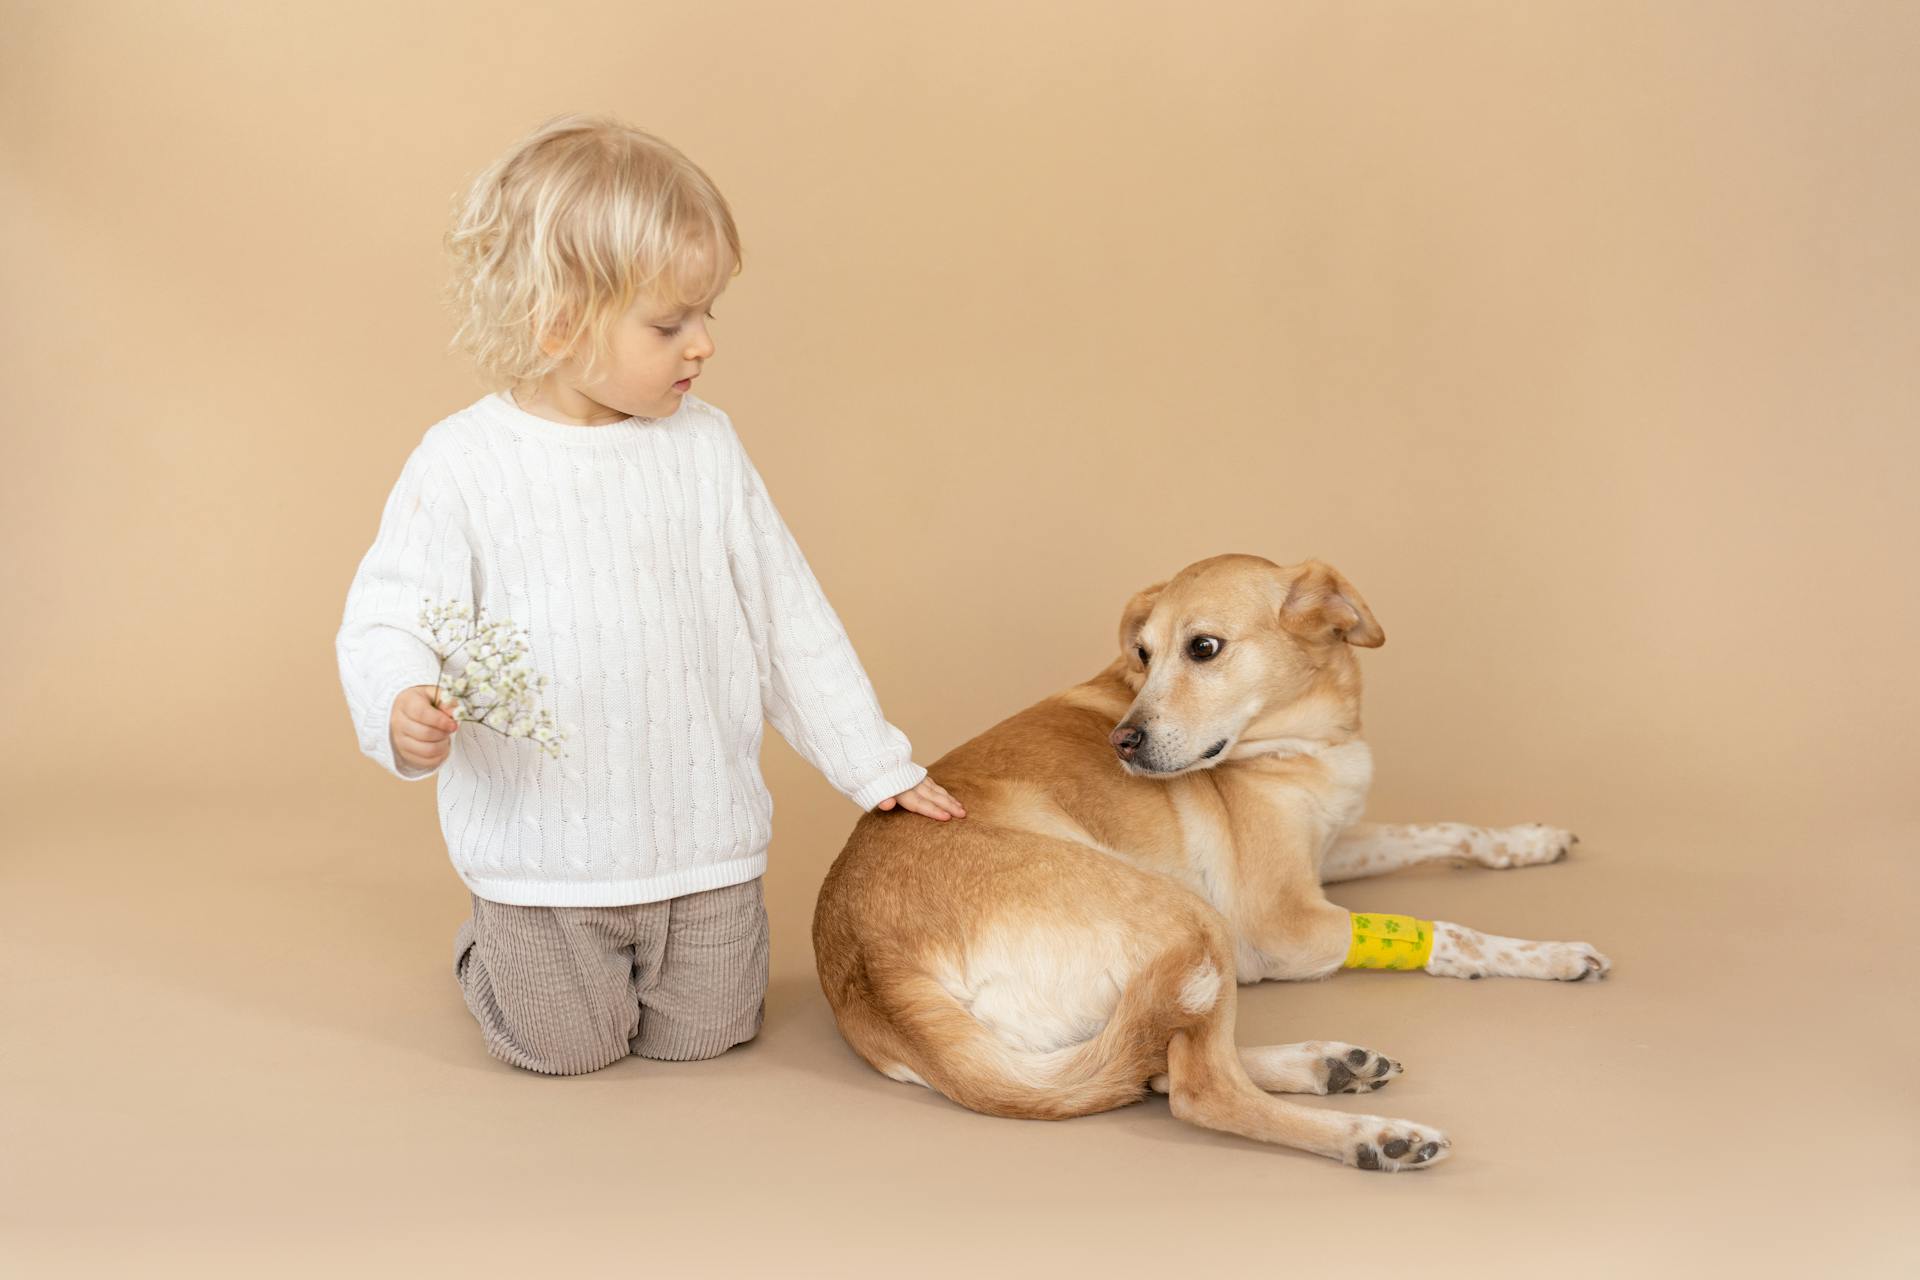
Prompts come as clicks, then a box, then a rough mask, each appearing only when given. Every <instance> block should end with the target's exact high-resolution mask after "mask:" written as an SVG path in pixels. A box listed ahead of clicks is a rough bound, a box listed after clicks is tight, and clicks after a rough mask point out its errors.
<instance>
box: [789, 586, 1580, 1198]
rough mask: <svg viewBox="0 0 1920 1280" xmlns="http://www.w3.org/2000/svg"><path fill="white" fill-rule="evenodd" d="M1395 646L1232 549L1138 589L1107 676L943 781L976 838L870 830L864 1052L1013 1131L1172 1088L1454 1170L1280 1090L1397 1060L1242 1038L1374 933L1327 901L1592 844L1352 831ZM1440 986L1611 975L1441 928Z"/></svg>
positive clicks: (1258, 1120) (1384, 1133) (1272, 1130)
mask: <svg viewBox="0 0 1920 1280" xmlns="http://www.w3.org/2000/svg"><path fill="white" fill-rule="evenodd" d="M1384 639H1385V636H1384V635H1383V633H1382V632H1381V629H1380V625H1379V623H1377V622H1375V621H1374V617H1373V614H1372V612H1371V611H1370V610H1369V609H1368V608H1367V605H1366V602H1365V601H1364V600H1362V599H1361V598H1360V594H1359V593H1358V592H1357V591H1355V590H1354V589H1353V587H1352V585H1351V584H1350V583H1348V582H1347V580H1346V579H1345V578H1343V577H1342V576H1341V575H1340V574H1339V573H1338V572H1337V571H1335V570H1334V569H1333V568H1331V567H1330V566H1328V565H1325V564H1321V563H1319V562H1317V561H1308V562H1306V563H1304V564H1299V565H1293V566H1288V567H1282V566H1279V565H1276V564H1274V563H1273V562H1272V561H1269V560H1263V559H1261V558H1260V557H1258V556H1244V555H1226V556H1216V557H1214V558H1212V559H1209V560H1202V561H1200V562H1199V563H1198V564H1194V565H1190V566H1188V567H1187V568H1186V569H1183V570H1181V572H1180V573H1179V574H1178V575H1176V576H1175V577H1173V578H1172V579H1170V580H1169V581H1167V582H1163V583H1159V584H1157V585H1155V586H1152V587H1148V588H1147V589H1146V590H1144V591H1142V592H1140V593H1139V594H1137V595H1136V596H1134V597H1133V599H1132V600H1131V601H1129V602H1128V604H1127V607H1126V610H1125V612H1124V613H1123V615H1122V617H1121V620H1120V650H1121V656H1120V657H1119V658H1118V659H1116V660H1115V661H1114V662H1113V664H1112V665H1110V666H1109V667H1107V669H1106V670H1104V671H1102V672H1101V673H1100V674H1099V675H1097V676H1095V677H1094V678H1093V679H1091V680H1089V681H1087V682H1086V683H1085V684H1080V685H1075V686H1074V687H1073V688H1071V689H1068V690H1066V691H1065V692H1063V693H1060V694H1057V695H1055V696H1053V697H1051V698H1047V699H1045V700H1044V701H1042V702H1040V703H1038V704H1037V705H1035V706H1032V707H1029V708H1028V709H1027V710H1025V711H1022V712H1020V713H1019V714H1018V715H1015V716H1013V717H1011V718H1010V719H1007V720H1004V721H1002V722H1001V723H999V724H997V725H995V726H994V727H993V728H991V729H989V730H987V731H986V732H985V733H983V734H981V735H979V736H978V737H976V738H974V739H972V740H971V741H969V742H966V743H964V744H962V745H961V746H959V747H956V748H954V749H953V750H952V751H950V752H948V753H947V754H946V755H945V756H943V757H941V759H939V760H937V761H935V762H934V763H933V765H932V766H930V772H931V774H932V776H934V777H937V778H939V779H940V781H941V783H942V785H944V786H946V787H947V788H948V789H949V790H951V791H952V792H953V793H954V794H955V795H956V796H959V797H960V798H961V799H962V800H963V801H964V802H965V804H966V805H967V811H968V813H969V815H970V816H968V817H967V818H964V819H960V820H956V821H953V822H950V823H931V822H926V821H924V820H920V819H916V818H914V817H912V816H910V815H902V814H899V813H877V812H876V813H868V814H866V815H864V816H863V817H862V818H861V819H860V821H859V824H858V825H857V826H855V828H854V830H853V834H852V836H851V837H850V838H849V839H848V841H847V845H846V848H845V849H843V850H842V851H841V854H840V857H839V858H838V860H836V861H835V863H834V865H833V869H832V870H831V871H830V872H829V873H828V874H827V878H826V882H825V883H824V884H823V885H822V886H821V889H820V900H819V904H818V906H817V908H816V910H815V913H814V922H813V940H814V951H815V956H816V960H817V962H818V965H819V970H820V983H821V986H822V987H823V988H824V989H825V991H826V995H827V1000H828V1002H829V1003H830V1004H831V1005H832V1006H833V1013H834V1018H835V1020H836V1022H837V1023H838V1024H839V1027H840V1031H841V1034H842V1035H844V1036H845V1037H846V1039H847V1042H848V1043H849V1044H851V1045H852V1046H853V1048H854V1049H855V1051H857V1052H858V1053H859V1054H860V1056H861V1057H863V1058H865V1059H866V1060H867V1061H868V1062H869V1063H871V1064H872V1065H873V1066H874V1067H875V1068H876V1069H877V1070H879V1071H881V1072H882V1073H884V1074H886V1075H888V1076H890V1077H892V1078H893V1079H895V1080H901V1081H906V1082H910V1083H913V1084H921V1085H927V1086H929V1087H931V1088H934V1089H937V1090H939V1091H940V1092H941V1093H943V1094H945V1095H946V1096H947V1097H949V1098H951V1099H953V1100H954V1101H955V1102H958V1103H960V1104H961V1105H963V1106H966V1107H971V1108H972V1109H974V1110H976V1111H983V1112H987V1113H989V1114H992V1115H1001V1116H1017V1117H1025V1118H1044V1119H1058V1118H1062V1117H1066V1116H1077V1115H1086V1114H1089V1113H1091V1112H1095V1111H1105V1110H1108V1109H1110V1108H1113V1107H1118V1106H1123V1105H1125V1104H1126V1103H1129V1102H1135V1101H1137V1100H1139V1099H1140V1098H1141V1097H1142V1096H1143V1095H1144V1093H1145V1092H1146V1090H1147V1089H1148V1088H1150V1087H1151V1088H1154V1089H1157V1090H1159V1091H1161V1092H1165V1093H1168V1094H1170V1100H1171V1105H1172V1110H1173V1113H1174V1115H1176V1116H1178V1117H1180V1118H1181V1119H1183V1120H1187V1121H1190V1122H1192V1123H1194V1124H1199V1125H1205V1126H1207V1127H1208V1128H1213V1129H1223V1130H1227V1131H1229V1132H1233V1133H1239V1134H1245V1135H1246V1136H1248V1137H1252V1138H1258V1139H1260V1140H1262V1141H1266V1142H1275V1143H1280V1144H1282V1145H1284V1146H1291V1147H1301V1148H1304V1149H1306V1150H1308V1151H1314V1152H1318V1153H1319V1154H1321V1155H1326V1156H1332V1157H1333V1158H1335V1159H1337V1160H1342V1161H1345V1162H1346V1163H1348V1164H1354V1165H1358V1166H1359V1167H1361V1168H1363V1169H1386V1170H1394V1169H1402V1168H1419V1167H1423V1166H1425V1165H1430V1164H1433V1163H1435V1162H1437V1161H1439V1160H1441V1159H1443V1158H1445V1156H1446V1154H1447V1149H1448V1146H1449V1143H1448V1140H1447V1139H1446V1137H1445V1136H1444V1135H1442V1134H1441V1133H1439V1132H1437V1131H1436V1130H1433V1129H1431V1128H1427V1127H1425V1126H1422V1125H1416V1124H1411V1123H1408V1122H1407V1121H1404V1120H1393V1119H1387V1118H1385V1117H1382V1116H1372V1115H1347V1114H1343V1113H1338V1112H1328V1111H1320V1110H1316V1109H1314V1108H1311V1107H1305V1106H1301V1105H1299V1104H1296V1103H1292V1102H1284V1101H1281V1100H1280V1099H1278V1098H1273V1097H1269V1096H1268V1095H1267V1093H1266V1092H1263V1091H1264V1090H1276V1091H1281V1092H1290V1093H1335V1092H1367V1091H1369V1090H1371V1089H1375V1088H1378V1087H1380V1086H1381V1085H1384V1084H1385V1083H1387V1081H1388V1080H1389V1079H1391V1078H1392V1077H1393V1076H1394V1075H1397V1074H1398V1073H1399V1070H1400V1067H1399V1064H1398V1063H1395V1062H1392V1061H1390V1060H1388V1059H1386V1058H1384V1057H1381V1056H1380V1055H1378V1054H1375V1053H1372V1052H1370V1051H1368V1050H1365V1049H1360V1048H1356V1047H1354V1046H1352V1045H1348V1044H1342V1043H1337V1042H1332V1041H1311V1042H1308V1043H1305V1044H1291V1045H1267V1046H1263V1047H1259V1048H1247V1049H1236V1048H1235V1045H1234V1039H1233V1029H1234V1001H1235V996H1236V989H1235V979H1237V980H1238V981H1239V982H1258V981H1260V980H1261V979H1263V978H1286V979H1298V978H1324V977H1326V976H1327V975H1329V974H1331V973H1333V972H1334V971H1335V970H1336V969H1339V968H1340V967H1341V966H1342V964H1343V963H1344V961H1345V959H1346V956H1347V950H1348V946H1349V943H1350V941H1351V938H1352V931H1351V928H1350V923H1349V921H1350V917H1349V915H1348V913H1347V912H1346V910H1344V909H1343V908H1341V907H1337V906H1335V905H1334V904H1333V903H1331V902H1328V901H1327V898H1326V895H1325V893H1324V892H1323V891H1322V889H1321V885H1322V884H1323V883H1324V882H1328V881H1334V880H1343V879H1351V878H1353V877H1357V876H1363V875H1373V874H1377V873H1379V872H1382V871H1389V870H1392V869H1394V868H1396V867H1404V866H1409V865H1411V864H1413V863H1416V862H1424V861H1428V860H1431V859H1440V858H1467V859H1472V860H1474V861H1477V862H1480V863H1482V864H1484V865H1487V866H1494V867H1510V866H1519V865H1524V864H1528V863H1538V862H1550V861H1553V860H1555V859H1557V858H1559V857H1561V856H1563V855H1564V854H1565V853H1566V851H1567V846H1568V845H1569V844H1570V843H1571V842H1572V840H1573V837H1571V836H1569V835H1568V834H1567V833H1566V832H1562V831H1556V830H1552V829H1548V828H1543V827H1525V828H1513V829H1509V830H1504V831H1500V830H1486V829H1481V828H1475V827H1466V826H1461V825H1458V824H1451V823H1449V824H1441V825H1435V826H1417V827H1387V826H1372V825H1364V826H1356V825H1354V824H1355V821H1356V819H1358V818H1359V816H1360V811H1361V807H1362V804H1363V802H1364V801H1365V799H1366V792H1367V785H1368V782H1369V780H1370V778H1371V775H1372V761H1371V757H1370V756H1369V754H1368V751H1367V747H1366V744H1365V743H1364V742H1362V741H1361V739H1360V670H1359V664H1358V662H1357V661H1356V659H1355V655H1354V652H1353V646H1356V645H1358V646H1362V647H1373V646H1377V645H1379V644H1381V643H1382V642H1383V641H1384ZM1426 968H1427V971H1428V972H1430V973H1435V974H1441V975H1444V976H1447V977H1466V978H1478V977H1483V976H1485V975H1488V974H1496V975H1508V976H1515V977H1530V978H1558V979H1562V980H1572V981H1577V980H1579V979H1581V978H1585V977H1589V976H1602V977H1604V976H1605V974H1606V972H1607V969H1608V963H1607V960H1606V958H1605V957H1604V956H1602V955H1601V954H1600V953H1599V952H1597V951H1595V950H1594V949H1593V948H1592V947H1590V946H1587V945H1586V944H1585V943H1566V942H1524V941H1521V940H1519V939H1515V938H1500V937H1494V936H1491V935H1487V934H1481V933H1476V932H1475V931H1474V930H1472V929H1467V928H1464V927H1462V926H1460V925H1457V924H1453V923H1450V922H1448V921H1436V922H1435V925H1434V944H1433V952H1432V957H1431V959H1430V960H1429V961H1428V963H1427V966H1426Z"/></svg>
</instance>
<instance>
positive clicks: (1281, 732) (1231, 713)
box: [1110, 555, 1386, 776]
mask: <svg viewBox="0 0 1920 1280" xmlns="http://www.w3.org/2000/svg"><path fill="white" fill-rule="evenodd" d="M1384 643H1386V633H1385V632H1383V631H1382V630H1381V629H1380V624H1379V623H1378V622H1376V621H1374V617H1373V611H1372V610H1371V609H1369V608H1367V602H1366V601H1365V600H1363V599H1361V598H1360V593H1359V592H1358V591H1356V590H1354V587H1353V584H1352V583H1350V582H1348V581H1347V580H1346V578H1345V577H1344V576H1342V575H1341V573H1340V571H1339V570H1337V569H1335V568H1334V567H1333V566H1332V565H1328V564H1323V563H1321V562H1320V561H1318V560H1308V561H1305V562H1303V563H1301V564H1296V565H1285V566H1282V565H1277V564H1275V563H1273V561H1271V560H1265V559H1262V558H1261V557H1259V556H1248V555H1224V556H1214V557H1213V558H1211V559H1208V560H1202V561H1199V562H1198V563H1196V564H1191V565H1188V566H1187V567H1186V568H1185V569H1182V570H1181V571H1180V572H1179V573H1177V574H1175V575H1174V576H1173V577H1172V578H1169V579H1168V580H1167V581H1165V582H1160V583H1156V584H1154V585H1153V586H1151V587H1148V588H1146V589H1145V590H1144V591H1141V592H1138V593H1137V594H1135V596H1134V597H1133V599H1131V600H1129V601H1128V602H1127V607H1126V609H1125V610H1124V611H1123V612H1122V613H1121V615H1120V652H1121V656H1122V658H1123V660H1124V663H1125V666H1124V669H1123V674H1124V676H1125V679H1126V681H1127V684H1128V685H1129V686H1130V687H1131V688H1132V689H1133V691H1134V699H1133V705H1132V706H1131V707H1129V708H1127V714H1126V715H1125V716H1123V717H1122V718H1121V720H1120V723H1119V724H1118V725H1117V726H1115V728H1114V730H1113V733H1112V735H1111V738H1110V741H1111V742H1112V743H1113V748H1114V750H1115V751H1116V752H1118V753H1119V756H1120V761H1121V764H1122V765H1123V766H1124V767H1125V768H1126V770H1127V771H1128V772H1129V773H1134V774H1141V775H1151V776H1165V775H1168V774H1175V773H1185V772H1188V771H1189V770H1192V769H1209V768H1212V767H1214V766H1215V765H1217V764H1219V763H1221V762H1222V761H1225V760H1230V759H1235V758H1244V757H1246V756H1249V755H1256V754H1260V753H1261V752H1263V751H1271V750H1276V749H1281V748H1283V747H1284V746H1285V744H1286V743H1287V742H1288V741H1306V742H1318V741H1326V740H1328V739H1329V738H1333V737H1336V736H1345V735H1351V734H1353V733H1355V732H1357V731H1358V729H1359V722H1360V665H1359V663H1358V662H1357V661H1355V659H1354V656H1353V646H1356V645H1357V646H1360V647H1362V648H1369V649H1371V648H1376V647H1378V646H1379V645H1381V644H1384Z"/></svg>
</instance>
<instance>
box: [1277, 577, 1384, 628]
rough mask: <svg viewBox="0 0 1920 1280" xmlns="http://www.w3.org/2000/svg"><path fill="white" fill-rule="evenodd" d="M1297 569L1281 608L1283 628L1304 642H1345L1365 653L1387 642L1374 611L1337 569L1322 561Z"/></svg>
mask: <svg viewBox="0 0 1920 1280" xmlns="http://www.w3.org/2000/svg"><path fill="white" fill-rule="evenodd" d="M1298 569H1299V572H1298V573H1297V574H1296V576H1295V577H1294V579H1293V584H1292V586H1290V587H1289V588H1288V589H1287V599H1286V603H1285V604H1282V605H1281V606H1280V625H1281V626H1283V627H1285V628H1286V629H1287V630H1289V631H1291V632H1293V634H1295V635H1297V636H1299V637H1301V638H1302V639H1305V640H1318V641H1324V642H1327V643H1333V642H1337V641H1341V640H1344V641H1346V642H1347V643H1348V644H1354V645H1359V646H1360V647H1361V648H1363V649H1377V648H1379V647H1380V646H1381V645H1383V644H1385V643H1386V642H1387V633H1386V632H1385V631H1382V630H1381V629H1380V624H1379V623H1378V622H1376V621H1374V618H1373V610H1371V609H1369V608H1367V602H1366V601H1365V600H1363V599H1361V598H1360V593H1359V592H1358V591H1355V590H1354V589H1353V584H1352V583H1351V582H1348V581H1347V579H1346V576H1345V575H1344V574H1342V573H1341V572H1340V571H1339V570H1338V569H1336V568H1334V567H1333V566H1332V565H1330V564H1326V563H1324V562H1323V561H1319V560H1308V561H1306V562H1305V563H1304V564H1301V565H1300V566H1298Z"/></svg>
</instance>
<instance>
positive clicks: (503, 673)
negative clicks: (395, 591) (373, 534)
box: [420, 599, 566, 758]
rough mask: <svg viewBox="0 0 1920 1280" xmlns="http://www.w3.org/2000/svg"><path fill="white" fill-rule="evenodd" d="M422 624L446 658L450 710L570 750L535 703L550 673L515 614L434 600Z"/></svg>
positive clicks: (443, 679) (442, 694)
mask: <svg viewBox="0 0 1920 1280" xmlns="http://www.w3.org/2000/svg"><path fill="white" fill-rule="evenodd" d="M420 626H421V628H422V629H423V630H425V631H426V632H427V634H428V635H429V636H431V637H432V641H431V643H432V646H433V651H434V653H435V654H437V655H438V656H439V658H440V679H439V682H438V686H437V687H438V689H439V696H438V698H437V699H436V701H437V702H438V703H439V705H440V706H441V707H442V708H444V709H445V711H446V713H447V714H448V715H450V716H452V717H453V718H454V719H455V720H458V721H461V722H463V723H469V724H477V725H481V726H483V727H485V728H488V729H493V730H495V731H497V732H499V733H502V734H504V735H505V736H507V737H509V738H529V739H531V740H532V741H533V742H534V743H535V744H537V745H538V746H539V748H540V749H541V750H543V751H545V752H546V753H547V754H548V755H551V756H554V757H556V758H558V757H560V756H563V755H565V754H566V752H565V751H564V750H563V749H562V746H563V744H564V742H565V737H564V735H562V734H561V733H560V732H559V731H558V730H557V729H556V728H555V727H554V724H553V717H552V716H551V715H549V714H548V713H547V712H546V711H545V710H544V709H542V708H539V707H536V706H535V705H533V704H534V701H535V695H536V693H537V692H538V691H540V690H544V689H545V688H546V687H547V685H548V684H549V683H550V682H549V680H548V677H546V676H545V675H541V674H540V673H538V672H536V671H534V669H533V666H532V660H531V657H530V655H529V652H528V643H527V637H526V634H525V633H524V632H523V631H521V630H520V629H519V628H517V627H515V626H514V624H513V622H512V620H511V619H507V618H499V619H493V620H488V619H487V617H486V611H485V610H481V611H480V613H479V615H478V616H477V617H476V616H475V613H474V608H473V606H472V605H471V604H468V603H465V602H464V601H446V602H443V603H440V604H435V603H434V602H433V601H432V600H431V599H428V600H426V601H425V606H424V607H423V608H422V609H421V610H420Z"/></svg>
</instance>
